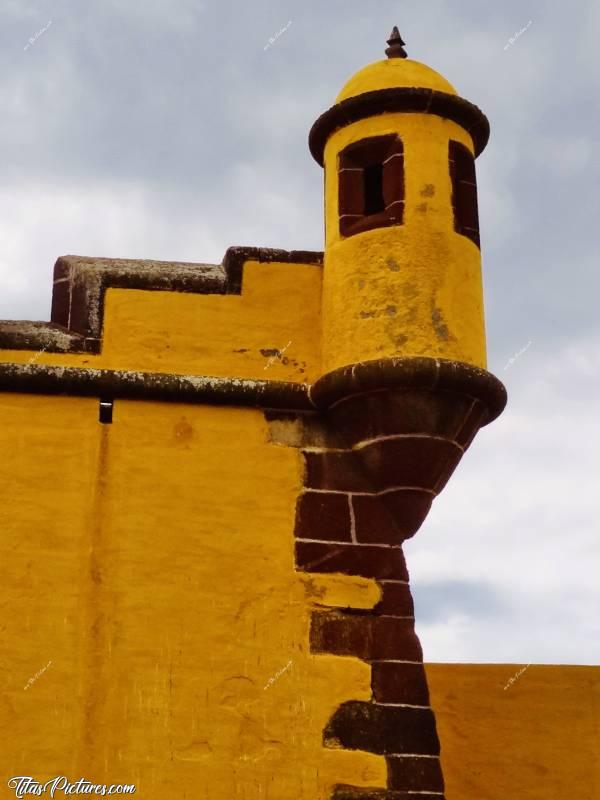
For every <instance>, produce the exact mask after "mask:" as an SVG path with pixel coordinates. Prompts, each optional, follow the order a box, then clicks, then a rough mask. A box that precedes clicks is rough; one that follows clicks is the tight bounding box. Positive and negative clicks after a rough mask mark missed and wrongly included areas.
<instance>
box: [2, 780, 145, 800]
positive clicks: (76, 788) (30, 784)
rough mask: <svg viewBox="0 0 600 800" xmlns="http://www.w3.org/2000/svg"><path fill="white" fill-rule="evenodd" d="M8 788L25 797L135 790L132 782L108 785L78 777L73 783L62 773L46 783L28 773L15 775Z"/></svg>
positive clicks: (119, 792) (122, 792)
mask: <svg viewBox="0 0 600 800" xmlns="http://www.w3.org/2000/svg"><path fill="white" fill-rule="evenodd" d="M8 788H9V789H14V792H15V797H19V798H21V797H27V796H28V795H34V796H38V797H41V796H42V795H45V794H46V793H47V794H49V796H50V797H60V796H61V795H60V794H59V793H62V794H65V795H73V794H87V795H104V796H108V795H111V796H115V795H122V794H133V793H134V792H135V786H134V785H133V784H126V783H112V784H110V786H109V785H107V784H105V783H92V782H91V781H86V780H84V779H83V778H80V779H79V780H78V781H75V782H74V783H70V782H69V781H68V780H67V778H66V777H65V776H64V775H60V776H59V777H58V778H52V780H49V781H46V783H39V782H38V781H36V780H35V778H32V777H31V776H30V775H17V776H16V777H14V778H10V780H9V781H8Z"/></svg>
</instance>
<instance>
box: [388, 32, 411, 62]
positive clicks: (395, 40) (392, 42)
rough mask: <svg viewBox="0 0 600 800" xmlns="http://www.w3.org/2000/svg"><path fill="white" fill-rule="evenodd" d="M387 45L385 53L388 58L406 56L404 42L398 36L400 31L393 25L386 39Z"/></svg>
mask: <svg viewBox="0 0 600 800" xmlns="http://www.w3.org/2000/svg"><path fill="white" fill-rule="evenodd" d="M387 43H388V44H389V47H388V48H386V51H385V54H386V56H387V57H388V58H406V50H405V49H404V42H403V41H402V37H401V36H400V31H399V30H398V28H397V26H396V25H394V29H393V31H392V32H391V34H390V38H389V39H388V40H387Z"/></svg>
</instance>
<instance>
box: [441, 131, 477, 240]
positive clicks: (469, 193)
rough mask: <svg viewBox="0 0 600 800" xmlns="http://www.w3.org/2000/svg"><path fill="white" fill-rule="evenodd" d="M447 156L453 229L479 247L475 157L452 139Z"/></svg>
mask: <svg viewBox="0 0 600 800" xmlns="http://www.w3.org/2000/svg"><path fill="white" fill-rule="evenodd" d="M448 158H449V161H450V181H451V183H452V208H453V209H454V230H455V231H456V232H457V233H460V234H461V235H462V236H467V237H468V238H469V239H471V241H472V242H474V243H475V244H476V245H477V247H479V246H480V244H479V214H478V211H477V182H476V178H475V159H474V158H473V156H472V155H471V152H470V151H469V150H468V149H467V148H466V147H465V146H464V144H460V142H454V141H451V142H450V147H449V154H448Z"/></svg>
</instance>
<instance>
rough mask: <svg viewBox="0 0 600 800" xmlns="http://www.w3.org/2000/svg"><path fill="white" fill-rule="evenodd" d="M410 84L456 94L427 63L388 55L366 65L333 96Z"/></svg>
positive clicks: (403, 86)
mask: <svg viewBox="0 0 600 800" xmlns="http://www.w3.org/2000/svg"><path fill="white" fill-rule="evenodd" d="M411 87H414V88H420V89H435V90H436V91H438V92H447V93H448V94H456V89H455V88H454V86H452V84H451V83H449V82H448V81H447V80H446V78H444V76H443V75H440V74H439V72H436V71H435V70H434V69H431V67H428V66H427V64H422V63H421V62H420V61H413V60H412V59H410V58H389V59H386V60H385V61H375V62H374V63H372V64H368V65H367V66H366V67H363V68H362V69H361V70H359V71H358V72H357V73H356V74H354V75H353V76H352V77H351V78H350V79H349V80H348V81H347V82H346V84H345V85H344V87H343V89H342V91H341V92H340V93H339V94H338V96H337V97H336V103H340V102H341V101H342V100H347V99H348V98H349V97H356V96H357V95H359V94H364V93H365V92H374V91H378V90H380V89H400V88H402V89H405V88H411Z"/></svg>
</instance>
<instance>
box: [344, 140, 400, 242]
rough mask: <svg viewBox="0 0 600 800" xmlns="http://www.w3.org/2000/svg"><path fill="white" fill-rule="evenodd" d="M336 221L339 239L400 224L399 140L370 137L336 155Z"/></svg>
mask: <svg viewBox="0 0 600 800" xmlns="http://www.w3.org/2000/svg"><path fill="white" fill-rule="evenodd" d="M338 178H339V218H340V233H341V234H342V236H353V235H354V234H356V233H362V232H363V231H369V230H372V229H374V228H384V227H389V226H390V225H402V223H403V221H404V147H403V145H402V140H401V139H400V138H399V137H398V136H396V135H394V134H392V135H390V136H374V137H372V138H370V139H363V140H362V141H360V142H354V143H353V144H351V145H348V147H346V148H345V149H344V150H342V152H341V153H340V156H339V162H338Z"/></svg>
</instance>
